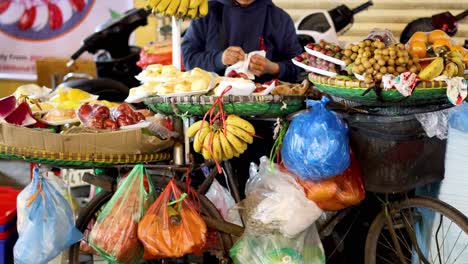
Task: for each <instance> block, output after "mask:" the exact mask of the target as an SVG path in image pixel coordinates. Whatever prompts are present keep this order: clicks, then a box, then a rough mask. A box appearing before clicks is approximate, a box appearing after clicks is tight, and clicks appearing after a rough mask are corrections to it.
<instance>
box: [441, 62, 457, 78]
mask: <svg viewBox="0 0 468 264" xmlns="http://www.w3.org/2000/svg"><path fill="white" fill-rule="evenodd" d="M444 72H445V74H443V75H446V76H447V77H453V76H455V75H457V74H458V66H457V65H456V64H455V63H453V62H451V61H449V62H448V63H447V64H445V68H444Z"/></svg>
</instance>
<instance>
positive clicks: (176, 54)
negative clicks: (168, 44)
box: [172, 17, 182, 70]
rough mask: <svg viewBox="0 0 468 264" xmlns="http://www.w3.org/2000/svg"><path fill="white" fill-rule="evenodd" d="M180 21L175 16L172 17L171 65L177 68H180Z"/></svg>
mask: <svg viewBox="0 0 468 264" xmlns="http://www.w3.org/2000/svg"><path fill="white" fill-rule="evenodd" d="M180 28H181V22H180V20H178V19H177V18H175V17H172V65H174V66H175V67H176V68H177V69H179V70H180V69H181V68H182V67H181V51H180V45H181V37H180V36H181V30H180Z"/></svg>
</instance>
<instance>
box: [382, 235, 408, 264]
mask: <svg viewBox="0 0 468 264" xmlns="http://www.w3.org/2000/svg"><path fill="white" fill-rule="evenodd" d="M382 237H383V238H384V240H385V241H386V242H387V245H385V244H384V243H382V242H378V244H380V245H381V246H383V247H385V248H386V249H388V250H390V251H393V253H394V254H395V256H398V252H397V251H396V250H395V249H394V248H393V247H392V243H390V241H388V239H387V238H385V236H384V235H382ZM403 257H405V258H406V260H407V261H408V263H409V262H411V261H410V259H409V258H407V257H406V256H404V255H403Z"/></svg>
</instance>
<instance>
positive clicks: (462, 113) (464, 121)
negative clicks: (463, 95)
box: [449, 102, 468, 133]
mask: <svg viewBox="0 0 468 264" xmlns="http://www.w3.org/2000/svg"><path fill="white" fill-rule="evenodd" d="M449 126H450V127H451V128H454V129H457V130H460V131H462V132H465V133H468V103H467V102H463V103H462V104H461V105H460V106H456V107H454V108H453V109H452V110H451V111H450V113H449Z"/></svg>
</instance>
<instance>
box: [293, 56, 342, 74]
mask: <svg viewBox="0 0 468 264" xmlns="http://www.w3.org/2000/svg"><path fill="white" fill-rule="evenodd" d="M291 60H292V62H293V63H294V64H295V65H296V66H298V67H301V68H302V69H304V70H306V71H309V72H315V73H318V74H320V75H325V76H328V77H335V76H336V75H338V74H337V73H335V72H329V71H325V70H322V69H319V68H315V67H312V66H309V65H306V64H304V63H302V62H299V61H297V60H295V59H291Z"/></svg>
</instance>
